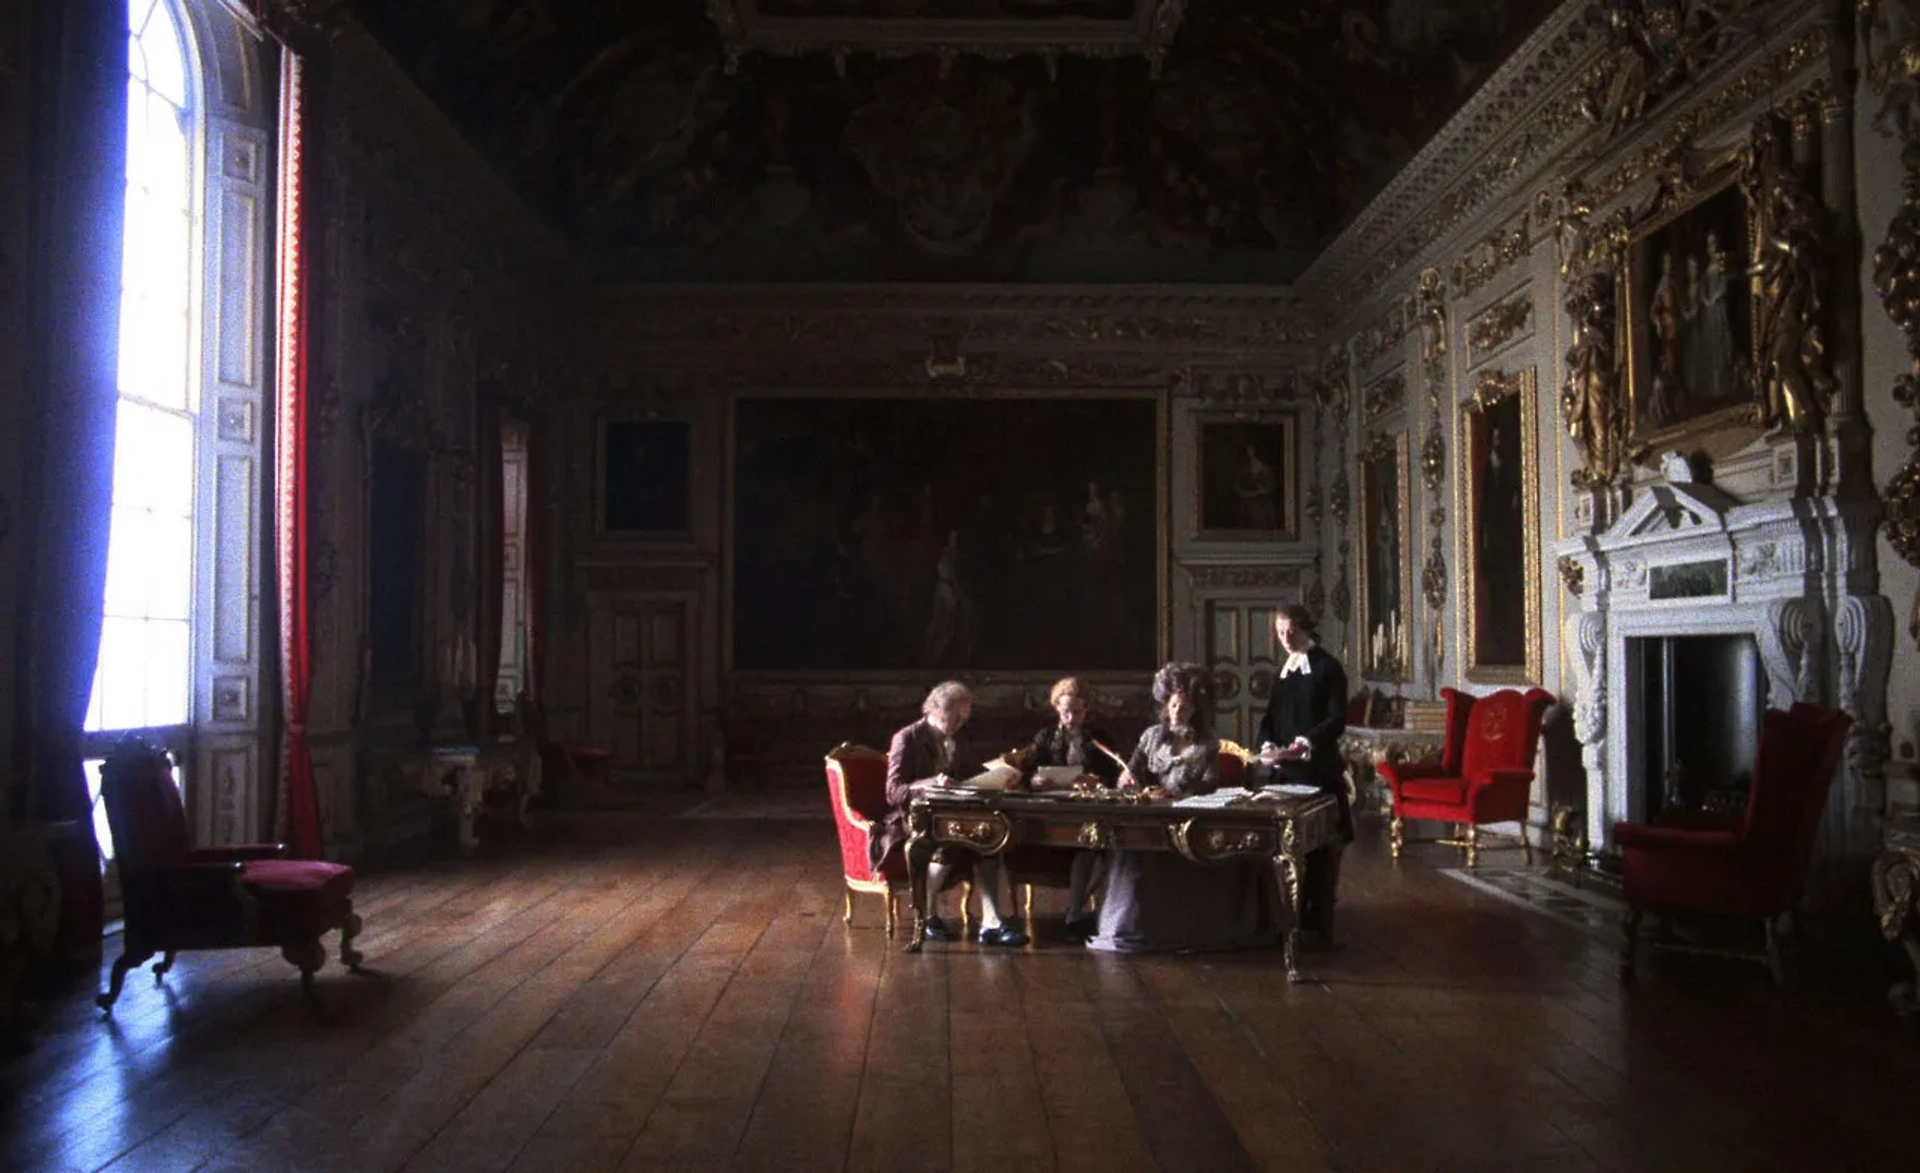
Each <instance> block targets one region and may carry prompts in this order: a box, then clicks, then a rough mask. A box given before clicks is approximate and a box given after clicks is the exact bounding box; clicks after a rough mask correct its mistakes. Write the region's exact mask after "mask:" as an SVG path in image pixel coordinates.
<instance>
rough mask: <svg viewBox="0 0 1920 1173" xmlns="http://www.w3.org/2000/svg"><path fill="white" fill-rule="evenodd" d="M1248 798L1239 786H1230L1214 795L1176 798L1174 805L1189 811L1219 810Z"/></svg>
mask: <svg viewBox="0 0 1920 1173" xmlns="http://www.w3.org/2000/svg"><path fill="white" fill-rule="evenodd" d="M1246 796H1247V792H1246V791H1244V790H1242V789H1240V788H1239V787H1237V786H1229V787H1227V788H1226V789H1225V790H1216V791H1214V792H1213V793H1212V794H1190V795H1188V796H1187V797H1185V798H1176V799H1174V800H1173V805H1174V806H1177V807H1183V808H1185V809H1187V810H1195V809H1198V810H1219V809H1220V808H1221V807H1224V806H1226V805H1227V804H1229V803H1232V802H1235V801H1237V800H1239V799H1242V798H1245V797H1246Z"/></svg>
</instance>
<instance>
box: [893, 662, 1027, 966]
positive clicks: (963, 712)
mask: <svg viewBox="0 0 1920 1173" xmlns="http://www.w3.org/2000/svg"><path fill="white" fill-rule="evenodd" d="M920 714H921V716H920V719H919V720H918V721H915V722H914V723H913V724H911V725H907V726H905V727H903V728H902V729H900V731H899V732H897V733H895V734H894V735H893V743H892V744H891V745H890V746H888V747H887V805H888V806H889V807H890V808H891V809H890V810H889V811H888V812H887V817H886V818H885V819H883V820H881V822H880V823H879V825H878V826H876V827H875V828H874V834H873V837H872V842H871V843H869V845H868V851H869V852H870V853H871V855H872V858H873V861H874V866H875V867H878V866H880V862H879V861H881V860H883V859H885V858H886V857H887V853H888V852H889V851H891V850H892V849H893V846H894V844H896V843H905V842H906V840H907V808H908V807H910V806H912V805H913V796H914V793H915V792H916V791H919V790H923V789H925V788H926V787H928V786H944V785H947V784H949V783H951V782H952V781H953V780H954V779H955V778H964V777H966V776H967V775H969V774H973V773H977V772H978V771H979V770H980V763H979V761H978V759H975V758H972V757H969V756H968V755H967V753H966V751H965V750H964V749H963V748H962V747H961V745H960V743H959V741H958V740H957V736H958V734H959V732H960V729H961V727H962V726H964V725H965V724H966V723H967V719H968V718H969V717H971V716H973V693H972V692H970V691H968V689H967V686H966V685H964V684H961V683H960V682H959V681H957V680H949V681H946V682H945V683H943V684H937V685H935V686H934V688H933V691H932V692H929V693H928V694H927V699H926V700H925V701H923V702H922V703H921V705H920ZM1001 870H1002V869H1001V867H1000V860H999V858H998V857H996V856H985V857H981V856H978V855H976V854H974V853H973V852H971V851H967V850H966V849H965V848H960V847H950V846H942V847H940V848H939V849H938V850H937V851H935V852H934V856H933V861H932V862H931V863H929V864H928V865H927V892H928V894H929V895H928V897H927V904H928V906H929V911H931V909H932V908H933V907H936V906H937V904H938V900H939V894H940V892H941V891H942V890H943V889H945V888H946V886H947V885H948V884H949V883H956V882H958V881H959V880H961V879H963V878H964V877H965V876H966V875H967V874H968V872H969V871H971V872H972V874H973V878H974V882H975V884H976V885H977V886H978V887H979V889H980V943H981V944H983V945H1008V946H1017V945H1024V944H1026V943H1027V935H1026V934H1025V933H1023V932H1021V931H1020V930H1019V929H1016V928H1014V927H1013V926H1012V925H1009V924H1004V923H1002V921H1001V919H1000V876H1001ZM958 935H959V934H957V933H955V932H954V931H953V928H952V926H951V925H949V924H948V923H947V922H946V921H944V920H942V919H940V918H939V917H938V916H932V915H929V916H928V918H927V936H929V937H932V938H934V939H935V940H953V939H955V938H956V937H957V936H958Z"/></svg>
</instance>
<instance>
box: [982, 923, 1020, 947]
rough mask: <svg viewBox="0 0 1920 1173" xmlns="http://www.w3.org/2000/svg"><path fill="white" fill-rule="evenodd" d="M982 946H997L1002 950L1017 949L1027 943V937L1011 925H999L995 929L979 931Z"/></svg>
mask: <svg viewBox="0 0 1920 1173" xmlns="http://www.w3.org/2000/svg"><path fill="white" fill-rule="evenodd" d="M980 943H981V944H982V945H999V946H1001V947H1002V948H1007V949H1017V948H1019V947H1020V946H1022V945H1024V944H1026V943H1027V935H1026V934H1025V933H1023V932H1021V931H1020V930H1019V929H1016V928H1014V927H1013V926H1012V925H1001V926H1000V927H999V928H997V929H981V930H980Z"/></svg>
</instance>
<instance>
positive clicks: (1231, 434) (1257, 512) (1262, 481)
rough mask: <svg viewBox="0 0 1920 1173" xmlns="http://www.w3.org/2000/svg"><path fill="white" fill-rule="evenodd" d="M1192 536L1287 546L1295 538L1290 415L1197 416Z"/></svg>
mask: <svg viewBox="0 0 1920 1173" xmlns="http://www.w3.org/2000/svg"><path fill="white" fill-rule="evenodd" d="M1196 422H1197V423H1198V425H1199V429H1200V432H1199V434H1200V453H1199V456H1200V478H1199V479H1200V491H1199V494H1198V501H1197V503H1196V504H1197V506H1198V513H1199V517H1198V521H1199V524H1198V526H1197V527H1196V531H1197V532H1196V534H1195V536H1196V537H1197V538H1199V539H1200V540H1202V541H1242V542H1244V541H1269V542H1281V541H1292V540H1294V539H1295V538H1296V537H1297V536H1298V535H1299V529H1300V526H1299V502H1298V496H1299V494H1298V493H1297V492H1295V488H1296V486H1297V484H1298V480H1299V477H1298V472H1297V469H1298V467H1299V453H1298V450H1297V448H1296V443H1297V440H1296V437H1297V435H1298V429H1297V427H1296V420H1295V417H1294V416H1293V414H1292V413H1290V412H1289V413H1273V414H1271V415H1268V414H1262V415H1260V416H1256V417H1252V418H1248V417H1244V416H1232V415H1203V416H1201V417H1199V419H1198V420H1197V421H1196Z"/></svg>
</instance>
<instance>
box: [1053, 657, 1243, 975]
mask: <svg viewBox="0 0 1920 1173" xmlns="http://www.w3.org/2000/svg"><path fill="white" fill-rule="evenodd" d="M1153 699H1154V700H1155V702H1157V703H1158V704H1159V705H1160V706H1161V710H1160V711H1161V719H1160V722H1159V723H1158V724H1156V725H1153V726H1151V727H1150V728H1148V729H1147V731H1146V732H1145V733H1142V734H1141V735H1140V744H1139V745H1138V746H1136V747H1135V748H1134V751H1133V757H1132V759H1131V760H1130V761H1129V762H1128V764H1127V769H1126V771H1125V772H1124V773H1123V774H1121V775H1120V785H1121V786H1122V787H1131V786H1142V787H1145V788H1146V789H1147V792H1148V794H1149V795H1150V796H1151V797H1153V798H1155V799H1156V800H1159V799H1173V798H1183V797H1186V796H1187V795H1193V794H1207V793H1211V792H1212V791H1213V790H1214V789H1215V788H1216V787H1217V786H1218V785H1219V783H1220V741H1219V739H1218V738H1216V737H1214V735H1213V681H1212V678H1211V677H1209V676H1208V675H1207V672H1206V670H1205V669H1204V668H1202V667H1201V666H1200V665H1198V664H1182V663H1173V664H1167V665H1165V666H1164V667H1162V668H1161V669H1160V671H1159V672H1157V673H1155V674H1154V677H1153ZM1280 927H1281V926H1280V887H1279V885H1278V883H1276V882H1275V880H1274V877H1273V869H1272V868H1271V867H1270V866H1268V865H1267V863H1266V862H1264V861H1262V860H1257V859H1247V860H1231V861H1228V862H1226V863H1220V864H1198V863H1190V862H1188V861H1187V860H1185V859H1182V858H1181V857H1180V856H1178V855H1175V854H1174V853H1172V852H1169V851H1121V850H1115V851H1114V852H1112V853H1111V855H1110V857H1109V863H1108V871H1107V889H1106V895H1105V897H1104V898H1103V899H1102V900H1101V902H1100V931H1099V933H1098V935H1096V936H1095V937H1094V938H1093V939H1092V940H1090V941H1088V942H1087V946H1088V948H1092V949H1105V950H1110V951H1112V952H1115V953H1144V952H1150V951H1154V950H1201V949H1250V948H1258V947H1263V946H1269V945H1276V944H1278V943H1279V942H1280Z"/></svg>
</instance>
